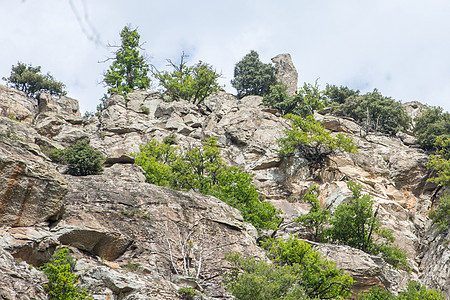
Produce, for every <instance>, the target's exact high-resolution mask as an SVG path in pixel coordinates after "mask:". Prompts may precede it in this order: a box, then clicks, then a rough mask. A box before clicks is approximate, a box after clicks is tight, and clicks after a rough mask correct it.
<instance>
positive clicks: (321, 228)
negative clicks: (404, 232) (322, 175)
mask: <svg viewBox="0 0 450 300" xmlns="http://www.w3.org/2000/svg"><path fill="white" fill-rule="evenodd" d="M318 189H319V188H318V186H317V185H314V186H313V187H311V188H310V189H309V190H308V192H307V193H306V194H305V195H304V196H303V201H305V202H306V203H309V204H310V205H311V209H310V210H309V212H308V213H307V214H305V215H301V216H299V217H298V218H296V219H295V222H297V223H300V224H301V225H303V226H305V228H306V229H308V230H309V231H310V232H311V233H312V236H313V239H314V240H315V241H317V242H325V241H326V239H327V232H326V230H325V229H326V226H327V225H328V224H329V222H328V221H329V219H330V217H331V214H330V211H329V210H328V209H323V208H322V207H321V206H320V203H319V199H317V193H318Z"/></svg>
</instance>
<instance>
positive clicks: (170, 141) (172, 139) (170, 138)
mask: <svg viewBox="0 0 450 300" xmlns="http://www.w3.org/2000/svg"><path fill="white" fill-rule="evenodd" d="M163 143H164V144H166V145H176V144H177V135H176V134H175V133H171V134H169V135H166V136H165V137H164V138H163Z"/></svg>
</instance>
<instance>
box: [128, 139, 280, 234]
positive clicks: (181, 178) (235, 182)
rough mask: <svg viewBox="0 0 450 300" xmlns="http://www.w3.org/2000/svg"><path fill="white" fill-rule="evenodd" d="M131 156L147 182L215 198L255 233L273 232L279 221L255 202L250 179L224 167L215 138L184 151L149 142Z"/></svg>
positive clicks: (271, 210) (272, 209) (266, 206)
mask: <svg viewBox="0 0 450 300" xmlns="http://www.w3.org/2000/svg"><path fill="white" fill-rule="evenodd" d="M135 157H136V164H138V165H140V166H141V167H142V168H143V169H144V171H145V176H146V179H147V182H150V183H153V184H157V185H162V186H167V187H170V188H173V189H178V190H186V191H189V190H193V191H196V192H199V193H202V194H207V195H212V196H215V197H217V198H219V199H221V200H222V201H224V202H225V203H227V204H228V205H230V206H233V207H235V208H237V209H238V210H239V211H240V212H241V213H242V216H243V218H244V221H246V222H249V223H251V224H253V226H255V227H256V229H258V230H261V229H276V228H277V226H278V225H279V223H280V221H281V218H280V217H279V216H278V213H279V212H278V210H277V209H276V208H275V207H274V206H273V205H271V204H270V203H269V202H266V201H261V200H260V199H259V193H258V191H257V189H256V187H255V185H254V184H253V183H252V178H253V176H252V175H250V174H248V173H246V172H244V171H242V170H241V169H239V168H237V167H228V166H226V164H225V163H224V162H223V160H222V158H221V157H220V150H219V148H218V147H217V139H215V138H211V139H208V140H207V141H206V142H205V143H203V146H202V147H201V148H193V149H190V150H188V151H185V152H182V151H181V149H180V148H178V147H175V146H173V145H170V144H165V143H159V142H158V141H156V140H152V141H150V142H149V143H148V144H146V145H142V146H140V152H138V153H136V154H135Z"/></svg>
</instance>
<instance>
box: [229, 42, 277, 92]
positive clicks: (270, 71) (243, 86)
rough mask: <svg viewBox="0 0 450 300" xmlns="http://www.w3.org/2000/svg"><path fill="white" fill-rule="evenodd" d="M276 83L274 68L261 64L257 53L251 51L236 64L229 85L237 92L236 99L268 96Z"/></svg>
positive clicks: (270, 65)
mask: <svg viewBox="0 0 450 300" xmlns="http://www.w3.org/2000/svg"><path fill="white" fill-rule="evenodd" d="M276 81H277V79H276V77H275V67H274V66H272V64H264V63H262V62H261V61H260V60H259V55H258V53H257V52H256V51H253V50H252V51H250V53H249V54H247V55H246V56H244V58H243V59H242V60H241V61H239V62H238V63H237V64H236V66H235V68H234V79H233V80H231V85H232V86H233V87H234V88H235V89H236V90H237V96H238V98H243V97H245V96H248V95H259V96H264V95H266V94H268V93H269V91H270V87H271V86H272V85H274V84H275V83H276Z"/></svg>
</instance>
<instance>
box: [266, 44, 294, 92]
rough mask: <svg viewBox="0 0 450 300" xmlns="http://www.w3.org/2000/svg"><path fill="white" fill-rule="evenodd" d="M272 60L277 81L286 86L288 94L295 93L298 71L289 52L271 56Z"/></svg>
mask: <svg viewBox="0 0 450 300" xmlns="http://www.w3.org/2000/svg"><path fill="white" fill-rule="evenodd" d="M272 62H273V63H274V64H275V69H276V70H277V79H278V81H280V82H281V83H283V84H285V85H286V86H287V94H288V96H293V95H295V94H296V93H297V83H298V73H297V69H296V68H295V66H294V63H293V62H292V58H291V55H290V54H289V53H286V54H278V55H277V56H275V57H274V58H272Z"/></svg>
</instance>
